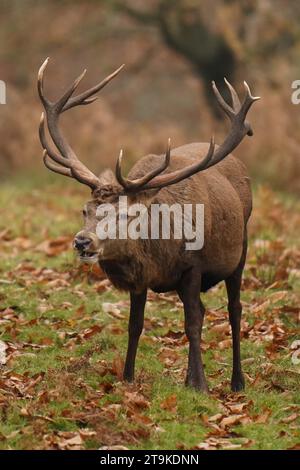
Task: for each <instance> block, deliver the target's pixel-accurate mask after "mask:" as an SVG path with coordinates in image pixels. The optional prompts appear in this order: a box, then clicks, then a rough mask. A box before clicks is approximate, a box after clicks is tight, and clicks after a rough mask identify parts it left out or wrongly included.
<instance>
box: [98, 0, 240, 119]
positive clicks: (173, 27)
mask: <svg viewBox="0 0 300 470" xmlns="http://www.w3.org/2000/svg"><path fill="white" fill-rule="evenodd" d="M107 3H108V4H110V5H111V6H113V7H114V8H115V9H116V10H118V11H120V12H122V13H124V14H126V15H128V16H130V17H131V18H132V19H134V20H135V21H138V22H140V23H142V24H145V25H151V26H154V27H156V28H157V29H158V30H159V32H160V35H161V37H162V38H163V41H164V42H165V44H166V45H167V46H168V47H169V48H171V49H172V50H174V51H175V52H177V53H178V54H180V55H182V56H183V57H184V58H185V59H186V60H187V61H188V62H189V63H190V64H191V65H192V67H193V69H194V70H195V72H196V74H197V75H198V76H199V77H201V79H203V84H204V90H205V93H206V96H207V99H208V100H209V101H210V104H211V105H212V106H213V109H215V113H216V114H217V115H218V114H219V110H218V108H217V106H216V101H215V100H214V99H212V93H211V81H212V80H215V81H216V82H218V85H219V87H220V89H221V91H224V93H225V95H226V94H227V88H226V87H224V88H223V86H224V85H223V84H224V82H223V77H227V78H228V79H229V80H232V79H233V76H234V72H235V69H236V58H235V53H234V50H233V49H232V48H231V46H230V45H229V44H228V42H227V40H226V37H225V36H224V35H222V34H221V33H219V32H216V31H213V29H212V28H210V27H209V25H208V24H207V22H206V21H205V20H204V19H203V18H202V14H201V9H199V3H198V2H195V1H190V0H188V1H187V0H159V1H158V2H156V4H153V6H152V8H151V9H149V7H148V9H147V10H145V9H141V8H136V7H133V6H132V3H130V2H128V1H120V0H107ZM222 88H223V90H222Z"/></svg>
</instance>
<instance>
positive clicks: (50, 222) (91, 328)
mask: <svg viewBox="0 0 300 470" xmlns="http://www.w3.org/2000/svg"><path fill="white" fill-rule="evenodd" d="M54 181H55V182H54ZM85 198H86V192H85V190H84V189H83V190H80V189H79V190H78V188H77V187H76V186H75V185H74V186H73V185H72V183H69V184H67V183H65V182H61V180H59V181H58V182H57V180H56V179H51V178H50V179H49V180H47V181H38V180H36V181H33V180H30V181H28V180H26V181H24V180H15V181H13V182H10V183H7V184H3V185H2V187H1V190H0V201H1V213H0V215H1V219H0V340H1V341H2V342H4V343H5V344H6V345H7V347H8V348H7V350H6V364H3V365H2V366H1V369H0V412H1V415H0V416H1V421H0V448H1V449H41V448H47V449H48V448H49V449H52V448H59V449H64V448H67V449H76V448H101V447H108V448H117V447H118V446H125V447H127V448H130V449H176V448H179V449H190V448H194V447H196V448H197V447H198V448H203V447H204V448H205V446H206V448H213V449H214V448H241V449H243V448H250V449H286V448H292V447H294V446H296V445H297V444H299V435H298V432H299V405H300V404H299V378H300V369H299V365H297V364H296V363H293V361H292V354H293V350H292V349H291V345H292V343H293V341H294V340H296V339H297V334H298V332H299V323H298V321H299V295H298V293H299V288H300V278H299V251H298V250H297V243H298V241H299V239H298V237H299V235H298V232H297V229H296V228H297V226H298V227H299V203H298V202H296V201H295V200H294V199H293V198H291V196H286V195H284V194H274V193H273V192H272V191H271V190H270V189H266V188H257V190H256V205H255V206H256V209H255V212H254V215H253V221H252V223H251V227H250V232H251V242H250V250H249V256H248V262H247V267H246V271H245V280H244V286H243V292H242V299H243V305H244V314H243V327H242V335H243V339H242V356H243V364H244V371H245V375H246V382H247V387H246V390H245V392H244V393H240V394H232V393H231V392H230V388H229V383H230V374H231V346H230V342H229V341H228V340H229V339H230V335H229V329H228V327H227V312H226V296H225V290H224V287H223V286H222V285H220V286H218V287H216V288H214V289H213V290H212V291H211V292H209V293H207V294H205V295H204V296H203V300H204V303H205V305H206V307H207V318H206V321H205V328H204V343H203V348H204V361H205V369H206V375H207V378H208V381H209V385H210V389H211V393H210V395H209V396H204V395H201V394H199V393H197V392H195V391H193V390H191V389H188V388H186V387H184V385H183V382H184V375H185V369H186V363H187V343H186V340H185V337H184V335H183V334H182V335H181V334H180V333H181V332H183V331H184V326H183V314H182V311H181V307H180V304H178V302H177V299H176V298H175V297H174V296H173V295H170V296H167V297H166V296H164V297H163V298H159V296H156V295H150V296H149V300H148V303H147V310H146V321H145V331H144V334H143V336H142V338H141V341H140V347H139V351H138V357H137V364H136V382H135V384H133V385H128V384H124V383H122V381H121V370H122V365H123V364H122V361H123V359H122V358H124V356H125V353H126V343H127V333H126V330H127V317H128V305H129V304H128V296H127V295H126V294H124V293H119V292H117V291H116V290H114V289H112V288H111V286H110V285H109V284H108V283H107V281H106V280H102V279H101V277H100V276H99V273H97V272H91V271H86V270H83V269H82V268H81V267H80V266H79V265H78V262H77V260H76V259H75V257H74V254H73V252H72V249H71V248H70V243H69V240H71V239H72V235H73V234H74V233H75V232H76V231H77V230H79V228H80V224H81V220H80V208H81V207H82V206H83V203H84V202H85ZM62 237H63V239H62ZM45 240H46V241H47V243H46V244H45V243H43V242H45ZM57 240H58V241H57ZM53 241H56V242H53ZM109 304H113V305H114V307H115V308H116V307H117V314H116V313H114V312H113V311H112V309H111V307H110V305H109ZM297 328H298V332H297ZM298 339H299V336H298ZM294 362H295V361H294ZM226 418H229V420H227V421H226ZM224 420H225V421H224ZM226 423H227V424H226Z"/></svg>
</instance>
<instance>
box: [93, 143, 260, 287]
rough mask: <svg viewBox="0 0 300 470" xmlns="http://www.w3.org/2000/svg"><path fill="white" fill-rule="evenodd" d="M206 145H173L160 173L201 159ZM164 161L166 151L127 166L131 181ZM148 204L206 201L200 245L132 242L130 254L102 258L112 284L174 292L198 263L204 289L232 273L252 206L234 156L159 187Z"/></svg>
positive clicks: (242, 169) (247, 181)
mask: <svg viewBox="0 0 300 470" xmlns="http://www.w3.org/2000/svg"><path fill="white" fill-rule="evenodd" d="M216 147H217V146H216ZM208 148H209V144H208V143H191V144H187V145H184V146H181V147H178V148H174V149H173V150H172V151H171V158H170V165H169V167H168V169H167V170H165V172H164V173H169V172H173V171H176V170H178V169H180V168H182V167H184V166H187V165H191V164H193V163H195V162H196V161H199V159H201V158H202V157H204V156H205V155H206V154H207V151H208ZM163 159H164V155H151V156H149V155H147V156H145V157H143V158H141V159H140V160H139V161H138V162H137V163H136V164H135V165H134V166H133V168H132V169H131V171H130V173H129V177H130V179H135V178H140V177H142V176H143V175H144V174H145V173H147V172H149V171H151V170H152V169H153V168H156V167H157V166H159V165H160V164H161V163H162V161H163ZM148 198H149V196H148V195H147V199H148ZM141 200H142V201H143V197H141ZM151 203H154V204H160V203H164V204H169V205H172V204H175V203H177V204H181V205H183V204H193V205H194V204H204V246H203V248H201V249H200V250H195V251H194V250H191V251H186V250H185V247H184V241H183V240H174V239H171V240H161V239H160V240H141V239H139V240H135V241H132V243H135V244H136V250H135V256H134V257H132V256H128V257H127V256H126V255H125V256H124V257H123V258H122V259H120V260H103V261H100V266H101V267H102V269H103V270H104V272H105V273H106V274H107V276H108V277H109V279H110V280H111V281H112V283H113V284H114V285H115V287H117V288H119V289H122V290H136V291H139V290H141V289H142V288H145V287H149V288H150V289H152V290H153V291H155V292H167V291H170V290H176V286H177V285H178V283H179V282H180V280H181V277H182V275H183V273H184V272H185V271H187V270H188V269H190V268H192V267H193V266H196V265H198V266H199V267H200V268H201V272H202V277H201V291H202V292H205V291H207V290H208V289H210V288H211V287H213V286H214V285H216V284H217V283H218V282H220V281H222V280H224V279H226V278H227V277H228V276H230V275H231V274H232V273H233V272H234V271H235V269H236V268H237V266H238V264H239V262H240V259H241V256H242V251H243V247H244V244H245V243H246V239H247V233H246V226H247V221H248V219H249V217H250V214H251V209H252V194H251V187H250V179H249V177H248V175H247V170H246V168H245V166H244V164H243V163H242V162H241V161H240V160H239V159H238V158H236V157H234V156H233V155H228V156H227V157H226V159H224V160H222V161H221V162H219V163H218V164H216V165H215V166H213V167H211V168H209V169H207V170H205V171H202V172H200V173H196V174H195V175H193V176H192V177H190V178H188V179H185V180H183V181H181V182H179V183H176V184H174V185H172V186H168V187H165V188H162V189H160V190H159V191H158V192H156V193H155V194H154V195H153V197H152V199H151ZM149 220H150V219H149ZM161 260H163V261H164V262H163V264H162V263H161Z"/></svg>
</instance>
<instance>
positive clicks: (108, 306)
mask: <svg viewBox="0 0 300 470" xmlns="http://www.w3.org/2000/svg"><path fill="white" fill-rule="evenodd" d="M102 310H103V312H104V313H108V314H109V315H111V316H112V317H114V318H117V319H119V320H123V319H124V318H125V315H123V314H122V313H121V310H120V309H119V307H118V304H112V303H110V302H103V304H102Z"/></svg>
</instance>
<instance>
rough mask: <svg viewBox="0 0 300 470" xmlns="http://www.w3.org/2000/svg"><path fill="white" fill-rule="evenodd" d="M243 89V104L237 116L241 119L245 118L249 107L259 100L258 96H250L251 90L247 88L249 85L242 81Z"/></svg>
mask: <svg viewBox="0 0 300 470" xmlns="http://www.w3.org/2000/svg"><path fill="white" fill-rule="evenodd" d="M244 88H245V92H246V93H245V98H244V102H243V104H242V105H241V108H240V110H239V116H240V117H241V118H242V119H245V117H246V114H247V113H248V111H249V109H250V107H251V106H252V105H253V103H255V101H258V100H260V96H252V95H251V90H250V88H249V85H248V83H247V82H246V81H244Z"/></svg>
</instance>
